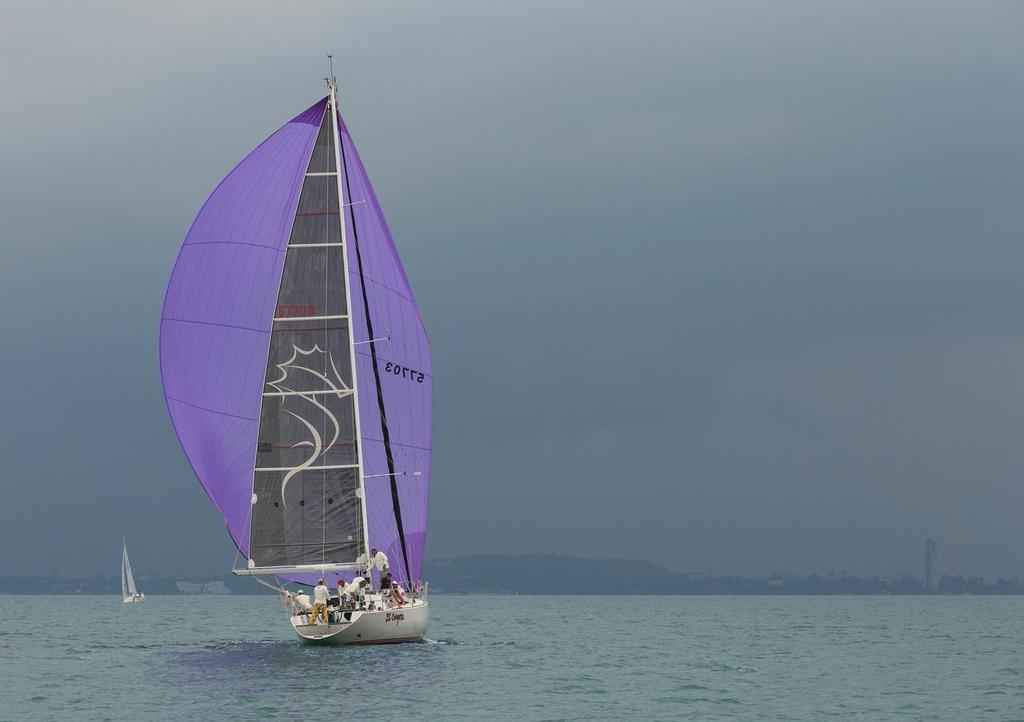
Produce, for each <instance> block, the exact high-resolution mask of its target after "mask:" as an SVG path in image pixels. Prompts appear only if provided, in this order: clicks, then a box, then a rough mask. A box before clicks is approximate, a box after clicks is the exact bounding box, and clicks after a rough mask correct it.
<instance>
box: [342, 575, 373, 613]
mask: <svg viewBox="0 0 1024 722" xmlns="http://www.w3.org/2000/svg"><path fill="white" fill-rule="evenodd" d="M368 586H369V582H367V581H366V579H364V578H363V577H355V578H354V579H353V580H352V583H351V584H349V585H348V586H347V587H345V592H346V593H347V594H348V595H349V597H350V598H351V599H352V606H353V607H355V606H356V603H357V602H358V603H359V605H360V606H361V605H362V603H363V595H364V594H366V588H367V587H368Z"/></svg>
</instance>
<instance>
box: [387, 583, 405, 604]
mask: <svg viewBox="0 0 1024 722" xmlns="http://www.w3.org/2000/svg"><path fill="white" fill-rule="evenodd" d="M407 602H408V600H407V599H406V598H405V592H404V590H403V589H402V586H401V585H400V584H399V583H398V582H392V583H391V603H392V604H394V605H395V606H396V607H401V606H404V605H405V604H406V603H407Z"/></svg>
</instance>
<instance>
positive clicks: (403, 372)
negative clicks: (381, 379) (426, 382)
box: [384, 361, 423, 384]
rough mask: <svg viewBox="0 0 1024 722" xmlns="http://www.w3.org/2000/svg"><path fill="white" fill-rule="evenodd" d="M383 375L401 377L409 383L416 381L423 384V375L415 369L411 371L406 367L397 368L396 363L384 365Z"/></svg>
mask: <svg viewBox="0 0 1024 722" xmlns="http://www.w3.org/2000/svg"><path fill="white" fill-rule="evenodd" d="M384 373H388V374H394V375H395V376H401V377H402V378H403V379H409V380H410V381H416V382H418V383H421V384H422V383H423V373H422V372H421V371H417V370H416V369H411V368H409V367H408V366H399V365H398V364H396V363H391V362H390V361H388V362H387V363H386V364H385V365H384Z"/></svg>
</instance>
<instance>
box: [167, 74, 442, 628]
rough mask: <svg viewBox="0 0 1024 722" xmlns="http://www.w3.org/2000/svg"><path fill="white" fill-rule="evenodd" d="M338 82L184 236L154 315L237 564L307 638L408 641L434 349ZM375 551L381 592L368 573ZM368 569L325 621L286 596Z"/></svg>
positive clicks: (419, 602)
mask: <svg viewBox="0 0 1024 722" xmlns="http://www.w3.org/2000/svg"><path fill="white" fill-rule="evenodd" d="M325 80H326V81H327V91H328V93H327V95H326V97H324V98H322V99H321V100H319V101H318V102H316V103H315V104H313V105H312V106H310V107H309V108H307V109H306V110H304V111H303V112H301V113H299V114H298V115H297V116H295V117H294V118H292V120H290V121H289V122H288V123H286V124H285V125H284V126H282V127H281V128H280V129H279V130H277V131H276V132H275V133H273V134H272V135H271V136H270V137H269V138H267V139H266V140H264V141H263V143H261V144H260V145H259V146H258V147H257V148H256V149H255V150H253V151H252V152H251V153H249V155H247V156H246V157H245V158H244V159H243V160H242V161H241V162H240V163H239V164H238V165H237V166H236V167H235V168H234V170H232V171H231V172H230V173H229V174H228V175H227V176H226V177H225V178H224V179H223V180H222V181H221V182H220V184H219V185H218V186H217V187H216V188H215V189H214V191H213V192H212V194H211V195H210V197H209V198H208V199H207V200H206V203H205V204H204V205H203V206H202V208H201V209H200V211H199V213H198V215H197V216H196V218H195V220H194V222H193V224H192V226H191V228H190V229H189V231H188V234H187V235H186V236H185V239H184V242H183V244H182V246H181V249H180V251H179V254H178V257H177V260H176V261H175V265H174V268H173V270H172V272H171V278H170V281H169V283H168V286H167V292H166V296H165V300H164V305H163V311H162V314H161V320H160V370H161V379H162V383H163V390H164V397H165V399H166V402H167V408H168V411H169V413H170V416H171V421H172V424H173V426H174V429H175V432H176V434H177V436H178V439H179V441H180V443H181V446H182V449H183V451H184V452H185V455H186V456H187V457H188V460H189V462H190V463H191V465H192V468H193V470H194V471H195V474H196V476H197V477H198V479H199V481H200V483H201V484H202V486H203V488H204V489H205V491H206V493H207V495H208V496H209V497H210V500H211V502H212V503H213V505H214V506H215V507H216V509H217V510H218V511H219V512H220V514H221V516H222V517H223V518H224V521H225V523H226V525H227V530H228V533H229V534H230V536H231V538H232V540H233V542H234V544H235V546H236V547H237V549H238V552H239V555H240V556H243V557H244V563H240V564H237V565H236V566H235V568H234V569H233V570H232V571H233V573H234V574H236V575H240V576H252V577H255V578H256V579H257V581H260V582H261V583H263V584H265V585H266V586H270V587H272V588H274V589H275V590H277V591H278V592H280V593H281V595H282V597H283V598H284V600H285V602H286V604H285V607H286V609H287V610H288V612H287V613H286V616H287V619H288V622H289V623H290V625H291V627H292V629H293V630H294V631H295V633H296V634H298V636H299V637H300V638H301V639H303V640H305V641H309V642H320V643H334V644H365V643H375V642H402V641H413V640H419V639H421V638H422V637H423V635H424V633H425V631H426V628H427V620H428V615H429V611H428V610H429V606H428V603H427V586H426V584H425V583H424V582H423V580H422V571H423V547H424V539H425V537H426V529H427V491H428V487H429V475H430V473H429V472H430V451H431V409H432V382H433V372H432V367H431V357H430V345H429V342H428V340H427V335H426V331H425V329H424V326H423V322H422V319H421V317H420V312H419V309H418V307H417V305H416V301H415V297H414V295H413V292H412V288H411V286H410V285H409V281H408V279H407V277H406V274H405V270H404V269H403V267H402V264H401V261H400V260H399V256H398V251H397V249H396V247H395V244H394V241H393V239H392V236H391V233H390V231H389V230H388V226H387V223H386V221H385V219H384V215H383V213H382V211H381V207H380V204H379V203H378V201H377V197H376V194H375V193H374V190H373V187H372V186H371V184H370V180H369V177H368V176H367V173H366V169H365V168H364V166H363V163H362V160H361V159H360V157H359V154H358V153H357V151H356V147H355V145H354V143H353V141H352V136H351V134H350V133H349V130H348V127H347V126H346V125H345V122H344V120H343V119H342V117H341V114H340V112H339V110H338V86H337V82H336V81H335V79H334V77H333V73H332V75H331V77H329V78H326V79H325ZM236 110H237V109H233V110H232V111H231V112H236ZM243 112H244V109H243ZM215 127H221V126H219V125H217V126H215ZM374 549H376V550H379V552H380V553H381V554H382V555H383V557H386V559H387V571H388V575H387V577H386V578H385V579H384V580H383V581H385V582H388V581H390V584H387V587H388V588H387V589H383V588H382V586H383V585H381V581H382V576H383V575H382V574H381V571H383V570H382V569H378V570H375V571H373V572H371V571H368V569H367V561H368V559H369V558H370V557H371V552H372V551H373V550H374ZM380 558H381V557H378V559H380ZM377 566H378V567H381V565H380V564H379V563H378V565H377ZM356 576H362V577H367V578H368V579H367V581H368V585H369V586H368V587H365V588H364V589H365V590H367V591H370V593H368V594H367V593H360V594H358V595H353V597H352V598H351V599H348V600H346V603H344V604H340V603H338V599H337V598H335V597H334V596H333V595H332V597H331V599H330V601H329V603H328V604H329V610H330V611H329V613H328V614H326V615H323V614H321V615H317V616H316V617H311V616H310V615H307V614H305V613H301V611H302V610H298V609H296V608H295V604H294V603H292V604H289V603H288V602H289V600H294V592H296V591H297V590H298V588H299V586H301V585H313V584H316V582H317V581H318V580H319V579H321V578H322V579H324V582H325V586H327V587H328V588H329V589H331V590H332V591H333V590H334V589H336V588H337V587H338V584H339V581H341V582H342V583H344V584H348V585H352V584H353V582H354V577H356ZM392 584H393V585H396V586H395V587H392ZM289 592H291V593H292V596H290V595H289ZM341 596H342V595H341V594H339V595H338V597H341ZM353 599H354V600H355V601H353ZM325 616H326V619H325Z"/></svg>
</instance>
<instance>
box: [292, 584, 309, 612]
mask: <svg viewBox="0 0 1024 722" xmlns="http://www.w3.org/2000/svg"><path fill="white" fill-rule="evenodd" d="M292 602H293V603H294V604H295V609H296V613H297V614H309V612H310V611H312V609H313V604H312V603H311V602H310V601H309V595H308V594H306V590H305V589H299V591H297V592H295V596H293V597H292Z"/></svg>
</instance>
